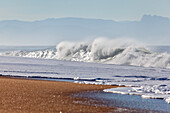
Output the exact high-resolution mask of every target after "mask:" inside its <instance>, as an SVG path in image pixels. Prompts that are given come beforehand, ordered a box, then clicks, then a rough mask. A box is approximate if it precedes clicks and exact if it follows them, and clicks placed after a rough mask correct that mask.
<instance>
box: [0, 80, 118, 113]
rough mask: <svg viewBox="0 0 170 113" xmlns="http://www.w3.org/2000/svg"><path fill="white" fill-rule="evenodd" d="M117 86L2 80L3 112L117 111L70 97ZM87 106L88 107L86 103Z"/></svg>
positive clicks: (0, 91) (101, 112) (1, 102)
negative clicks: (74, 94) (78, 93)
mask: <svg viewBox="0 0 170 113" xmlns="http://www.w3.org/2000/svg"><path fill="white" fill-rule="evenodd" d="M113 87H117V86H102V85H85V84H76V83H70V82H56V81H41V80H27V79H16V78H8V77H0V113H59V112H62V113H80V112H81V113H83V112H84V113H88V112H91V113H95V112H96V113H105V112H106V113H107V112H114V110H115V108H109V107H100V106H95V105H94V104H95V101H93V100H89V101H88V102H85V101H87V99H79V98H74V97H71V96H70V95H71V94H73V93H77V92H83V91H91V90H103V89H106V88H113ZM84 103H86V104H84Z"/></svg>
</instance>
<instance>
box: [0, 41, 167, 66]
mask: <svg viewBox="0 0 170 113" xmlns="http://www.w3.org/2000/svg"><path fill="white" fill-rule="evenodd" d="M0 55H3V56H19V57H34V58H46V59H59V60H71V61H83V62H99V63H107V64H119V65H133V66H144V67H159V68H170V54H169V53H166V52H164V53H157V52H152V51H151V50H150V49H149V48H147V47H145V46H139V45H138V44H136V42H134V41H132V40H130V41H129V40H125V39H124V40H123V39H116V40H109V39H105V38H98V39H95V40H93V41H92V42H66V41H65V42H61V43H59V44H58V45H57V46H56V49H47V50H39V51H32V52H28V51H12V52H3V53H0Z"/></svg>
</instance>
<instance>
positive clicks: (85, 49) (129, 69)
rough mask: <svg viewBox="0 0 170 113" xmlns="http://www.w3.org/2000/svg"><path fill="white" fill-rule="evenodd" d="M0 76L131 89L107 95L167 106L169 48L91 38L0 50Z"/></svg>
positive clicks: (169, 71) (169, 87) (169, 91)
mask: <svg viewBox="0 0 170 113" xmlns="http://www.w3.org/2000/svg"><path fill="white" fill-rule="evenodd" d="M0 74H2V75H11V76H39V77H47V78H48V77H54V78H71V79H73V80H81V81H77V82H78V83H84V84H102V85H124V86H135V87H132V88H131V89H128V90H127V89H126V90H122V89H120V90H116V91H115V89H109V90H107V92H113V93H115V92H116V93H126V94H137V95H141V96H142V97H143V98H161V99H163V100H164V101H166V102H167V103H170V46H145V45H142V44H137V43H136V42H133V41H127V40H109V39H103V38H99V39H95V40H93V41H91V42H66V41H65V42H61V43H59V44H58V45H56V47H55V46H32V47H19V46H17V47H5V46H1V47H0Z"/></svg>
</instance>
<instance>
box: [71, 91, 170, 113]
mask: <svg viewBox="0 0 170 113" xmlns="http://www.w3.org/2000/svg"><path fill="white" fill-rule="evenodd" d="M72 96H79V97H81V98H93V99H98V100H99V101H101V102H102V105H100V104H99V106H107V107H117V108H119V107H120V108H128V109H140V110H149V111H151V112H158V113H170V104H167V103H166V102H165V101H164V100H161V99H143V98H142V97H141V96H137V95H122V94H114V93H108V92H107V93H106V92H103V91H90V92H83V93H77V94H74V95H72Z"/></svg>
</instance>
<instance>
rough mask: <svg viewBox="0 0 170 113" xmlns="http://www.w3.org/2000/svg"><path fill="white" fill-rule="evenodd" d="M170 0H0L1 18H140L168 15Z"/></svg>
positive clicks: (27, 19) (169, 13)
mask: <svg viewBox="0 0 170 113" xmlns="http://www.w3.org/2000/svg"><path fill="white" fill-rule="evenodd" d="M169 5H170V0H0V20H25V21H34V20H43V19H46V18H61V17H81V18H98V19H107V20H117V21H121V20H140V18H141V17H142V16H143V15H144V14H152V15H160V16H164V17H169V18H170V12H169V11H170V7H169Z"/></svg>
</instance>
